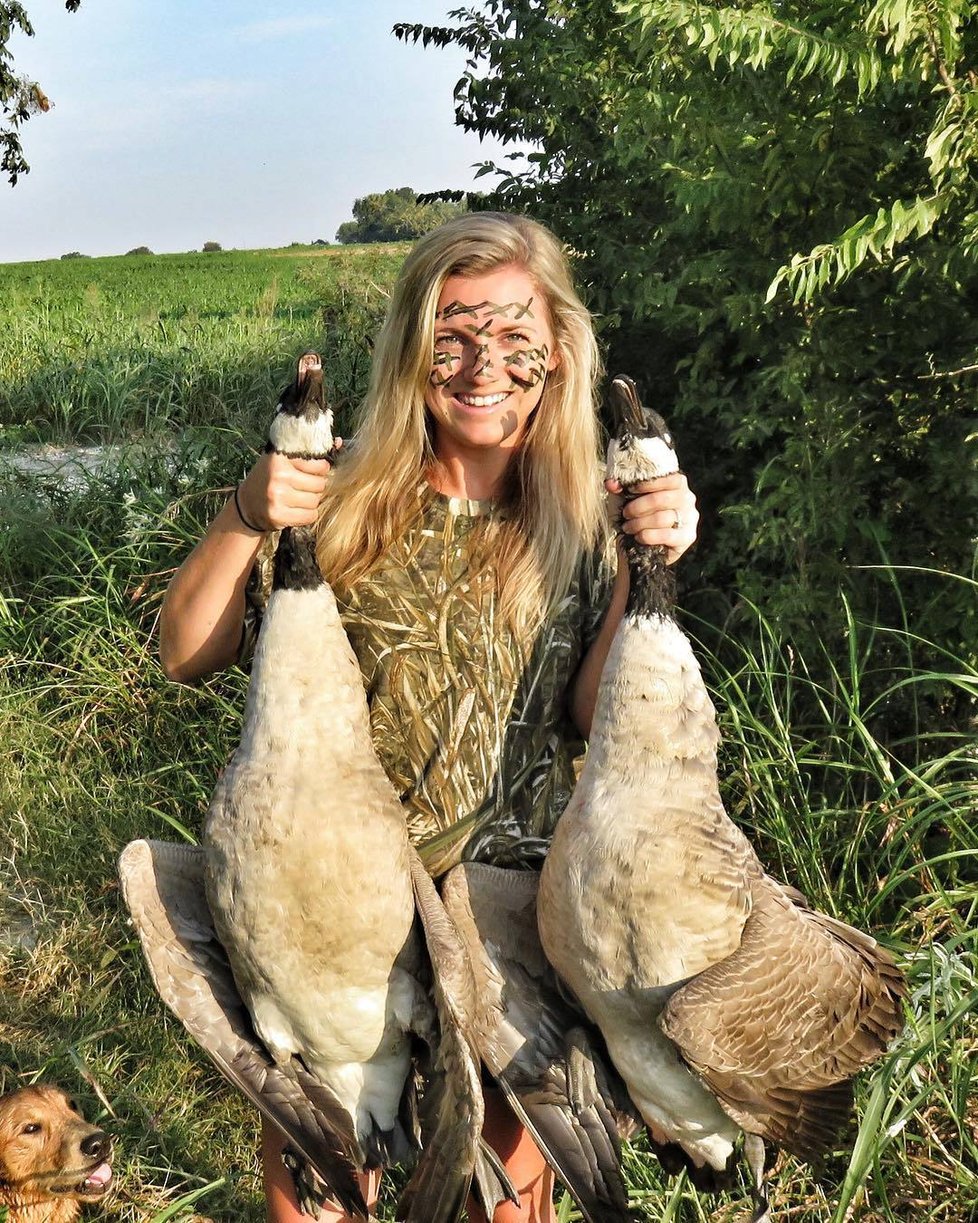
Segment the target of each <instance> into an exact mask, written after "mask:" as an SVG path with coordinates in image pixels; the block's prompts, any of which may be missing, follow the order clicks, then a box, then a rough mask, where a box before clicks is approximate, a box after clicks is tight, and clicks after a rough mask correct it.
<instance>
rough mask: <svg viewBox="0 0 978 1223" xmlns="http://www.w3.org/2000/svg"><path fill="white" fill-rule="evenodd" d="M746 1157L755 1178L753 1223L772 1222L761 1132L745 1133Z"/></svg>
mask: <svg viewBox="0 0 978 1223" xmlns="http://www.w3.org/2000/svg"><path fill="white" fill-rule="evenodd" d="M744 1158H745V1159H746V1160H747V1166H748V1167H749V1168H750V1171H751V1176H752V1177H753V1178H754V1213H753V1214H752V1215H751V1223H771V1206H770V1203H769V1202H768V1200H767V1194H766V1193H765V1192H764V1140H763V1139H762V1138H761V1136H760V1135H759V1134H745V1135H744Z"/></svg>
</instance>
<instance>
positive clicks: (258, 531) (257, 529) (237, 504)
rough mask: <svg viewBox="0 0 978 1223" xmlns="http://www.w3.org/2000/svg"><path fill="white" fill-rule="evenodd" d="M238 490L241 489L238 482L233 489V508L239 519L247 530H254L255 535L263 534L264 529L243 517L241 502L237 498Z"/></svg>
mask: <svg viewBox="0 0 978 1223" xmlns="http://www.w3.org/2000/svg"><path fill="white" fill-rule="evenodd" d="M240 491H241V485H240V484H239V485H237V486H236V488H235V490H234V508H235V509H236V510H237V511H238V517H239V518H240V519H241V521H242V522H243V523H244V525H245V526H246V527H247V528H248V530H249V531H254V532H255V534H256V535H264V534H265V531H264V530H263V529H262V528H261V527H256V526H254V525H253V524H252V523H250V522H249V521H248V519H247V518H245V516H244V514H242V512H241V502H240V501H239V500H238V493H239V492H240Z"/></svg>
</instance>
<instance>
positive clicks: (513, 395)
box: [160, 213, 698, 1223]
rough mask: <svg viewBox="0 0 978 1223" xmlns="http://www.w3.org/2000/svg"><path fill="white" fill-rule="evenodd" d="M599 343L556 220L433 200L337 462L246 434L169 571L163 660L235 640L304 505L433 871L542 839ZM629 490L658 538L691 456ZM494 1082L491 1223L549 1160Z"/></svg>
mask: <svg viewBox="0 0 978 1223" xmlns="http://www.w3.org/2000/svg"><path fill="white" fill-rule="evenodd" d="M598 365H599V363H598V356H597V347H596V344H595V340H594V333H593V330H592V326H591V320H590V317H589V315H588V313H587V311H586V310H585V308H584V306H583V305H582V303H581V301H580V299H579V298H578V296H577V294H576V292H575V290H574V286H573V283H572V280H571V277H570V272H569V269H568V266H567V263H566V260H565V258H564V255H563V253H562V251H561V248H560V245H559V243H558V242H557V241H556V239H555V238H554V237H553V235H552V234H550V233H549V232H548V231H547V230H546V229H544V228H543V227H542V226H540V225H538V224H536V223H534V222H532V221H529V220H527V219H525V218H522V217H514V216H506V215H503V214H499V213H477V214H469V215H466V216H463V217H460V218H457V219H456V220H454V221H450V222H449V223H448V224H446V225H444V226H442V227H440V228H439V229H437V230H435V231H433V232H432V233H430V234H428V235H426V236H425V237H424V238H422V239H421V240H420V241H419V242H418V243H417V244H416V245H415V247H414V249H413V250H412V252H411V254H410V255H409V257H408V259H407V260H406V261H405V264H404V267H403V269H402V271H401V274H400V277H399V279H398V282H397V285H396V287H395V289H394V293H393V297H392V300H391V305H390V309H389V311H388V315H387V319H386V321H385V323H384V326H383V329H382V331H381V334H380V337H379V339H378V343H377V346H376V349H375V354H374V362H373V370H372V377H371V383H370V388H369V391H368V393H367V397H366V400H365V402H364V405H363V408H362V411H361V418H360V421H359V425H358V428H357V431H356V438H355V441H354V443H353V444H352V445H351V446H350V447H349V448H348V453H347V454H346V457H345V459H344V462H343V463H342V464H341V465H340V466H339V467H338V469H337V470H336V472H335V473H333V474H332V475H330V467H329V464H328V463H326V462H323V461H317V462H305V461H301V460H289V459H286V458H284V457H282V456H281V455H275V454H272V455H263V456H262V457H261V458H259V459H258V461H257V462H256V463H255V465H254V467H253V468H252V469H251V471H250V472H249V473H248V475H247V476H246V477H245V479H244V480H243V481H242V483H241V485H240V486H239V488H238V490H237V497H236V499H233V500H231V501H229V502H228V504H227V505H225V507H224V508H223V509H222V510H221V511H220V513H219V514H218V515H217V517H216V519H215V520H214V522H213V523H212V524H211V526H210V528H209V529H208V531H207V533H206V535H205V536H204V538H203V539H202V540H201V541H200V543H199V544H198V545H197V547H196V548H195V549H194V551H193V552H192V553H191V555H190V556H189V557H188V558H187V560H186V561H185V562H184V563H183V565H181V567H180V569H179V570H178V571H177V573H176V574H175V576H174V578H173V581H172V582H171V584H170V588H169V590H168V592H167V597H166V602H165V604H164V609H163V616H162V621H161V647H160V648H161V656H162V659H163V664H164V666H165V668H166V671H167V673H168V675H170V676H171V678H173V679H177V680H180V681H183V682H191V681H193V680H195V679H197V678H199V677H200V676H202V675H204V674H207V673H208V672H211V671H214V670H217V669H220V668H222V667H225V666H227V665H229V664H230V663H232V662H234V661H235V660H236V659H237V658H238V657H239V656H240V654H241V652H242V646H243V644H244V647H245V648H247V644H248V641H249V638H250V636H251V628H252V627H253V625H254V623H255V621H256V620H257V619H259V618H260V603H259V604H257V605H256V604H255V603H254V601H253V600H252V599H251V598H250V595H249V594H248V591H247V587H248V581H249V576H250V574H251V572H252V568H253V566H254V562H255V560H256V557H257V556H258V554H259V549H260V547H261V544H262V540H263V538H264V536H265V533H266V532H270V531H274V530H277V529H279V528H281V527H284V526H290V525H305V524H311V523H318V527H319V559H320V562H321V565H322V568H323V572H324V573H325V575H326V577H327V579H328V581H329V582H330V585H331V586H332V587H333V590H334V592H335V593H336V595H337V599H338V601H339V603H340V607H341V611H342V613H343V618H344V624H345V626H346V628H347V632H348V633H349V636H350V640H351V642H352V643H353V647H354V649H355V651H356V653H357V657H358V659H359V661H360V665H361V668H362V669H363V672H364V677H365V682H366V686H367V696H368V701H369V704H370V712H371V724H372V729H373V734H374V741H375V744H376V746H377V750H378V753H379V755H380V758H381V762H382V763H383V765H384V767H385V769H386V770H387V773H388V775H389V776H390V778H391V780H392V782H393V784H394V786H395V788H396V789H397V792H398V793H399V794H400V795H401V796H402V801H403V803H404V808H405V813H406V816H407V820H408V826H409V830H410V832H411V837H412V840H413V841H414V843H415V844H416V845H417V846H418V848H419V850H420V852H421V853H422V856H423V857H424V858H425V861H426V864H427V865H428V867H429V869H430V870H431V872H432V874H435V875H437V874H440V873H441V872H442V871H443V870H445V869H447V867H448V866H450V865H451V864H453V863H454V862H456V861H458V860H459V859H460V858H462V857H467V858H473V857H476V858H481V859H485V860H490V861H495V862H497V863H500V864H506V863H512V862H514V861H517V860H523V861H525V860H527V859H529V858H533V857H536V858H537V860H539V858H540V857H541V856H542V854H543V853H544V852H545V849H546V844H547V841H548V839H549V836H550V834H551V832H552V830H553V826H554V823H555V821H556V819H557V817H558V816H559V814H560V812H561V811H562V810H563V807H564V805H565V804H566V802H567V799H568V797H569V793H570V788H571V786H572V784H573V772H572V760H573V758H574V756H575V755H576V754H577V752H578V751H579V749H580V746H581V739H582V738H586V736H587V732H588V730H589V728H590V724H591V716H592V714H593V711H594V703H595V697H596V692H597V685H598V680H599V677H600V674H601V667H602V665H603V663H604V660H605V657H606V654H607V651H608V647H609V645H610V643H611V639H612V637H613V635H614V632H615V629H616V627H617V624H618V621H619V619H620V618H621V614H622V611H623V609H624V605H625V600H626V597H627V593H628V571H627V567H626V566H624V565H623V566H620V567H619V568H618V571H617V574H616V575H614V576H612V570H613V568H614V567H613V566H609V565H608V564H607V557H608V555H609V547H608V542H609V530H608V526H607V514H606V510H605V507H604V504H603V502H604V495H603V490H602V488H601V482H600V476H599V474H598V472H599V466H598V451H599V435H598V434H599V430H598V422H597V415H596V411H595V404H594V389H595V384H596V380H597V376H598ZM609 489H610V491H612V492H615V491H618V490H617V489H615V488H613V487H612V486H610V485H609ZM639 493H640V495H639V496H637V497H635V498H634V499H633V500H631V501H629V502H628V503H627V504H626V506H625V508H624V522H623V529H624V530H625V531H627V532H628V533H630V534H633V535H635V536H636V538H637V539H639V540H640V541H641V542H642V543H645V544H658V545H663V546H665V547H666V548H667V549H668V555H669V559H670V560H675V559H676V558H677V557H678V556H680V555H681V554H682V553H683V552H684V551H685V550H686V548H688V547H689V545H690V544H691V543H692V542H693V540H694V539H695V533H696V522H697V517H698V516H697V512H696V508H695V500H694V498H693V496H692V494H691V493H690V491H689V489H688V487H687V485H686V482H685V480H684V478H683V477H682V476H674V477H667V478H665V479H663V480H659V481H656V482H654V483H653V484H649V485H647V486H643V487H642V488H641V489H640V490H639ZM611 551H612V553H613V550H611ZM246 612H247V614H246ZM243 626H244V627H243ZM487 1097H488V1098H487V1102H486V1127H485V1134H486V1138H487V1140H488V1141H489V1142H490V1143H491V1144H492V1145H493V1146H494V1147H495V1148H496V1149H497V1150H498V1151H499V1153H500V1154H501V1155H502V1157H503V1159H504V1161H505V1163H506V1167H507V1170H508V1171H509V1174H510V1176H511V1178H512V1179H513V1181H514V1184H516V1186H517V1187H518V1188H519V1190H520V1194H521V1204H520V1206H519V1207H515V1206H512V1205H510V1204H506V1205H504V1206H502V1207H500V1208H499V1209H498V1210H497V1211H496V1215H495V1223H518V1221H521V1223H548V1221H551V1220H554V1219H555V1215H554V1214H553V1208H552V1205H551V1197H552V1189H553V1181H552V1177H551V1175H550V1173H549V1170H548V1169H547V1168H546V1166H545V1164H544V1163H543V1160H542V1159H541V1157H540V1156H539V1154H538V1152H537V1150H536V1148H535V1146H534V1145H533V1143H532V1141H531V1140H530V1139H529V1137H528V1135H527V1134H526V1133H525V1132H524V1131H522V1129H521V1127H520V1126H519V1125H518V1124H517V1123H516V1121H515V1119H514V1118H513V1117H512V1115H511V1114H510V1113H509V1112H508V1110H507V1108H506V1106H505V1105H504V1104H503V1102H502V1100H501V1097H498V1096H496V1094H495V1093H494V1092H491V1091H490V1092H488V1093H487ZM280 1152H281V1141H280V1139H279V1137H278V1135H277V1134H276V1133H274V1132H269V1131H267V1130H266V1133H265V1138H264V1146H263V1153H264V1164H265V1184H266V1194H267V1197H268V1202H269V1215H268V1217H269V1219H270V1220H271V1221H272V1223H285V1221H286V1220H292V1221H294V1220H296V1219H298V1218H299V1217H300V1216H299V1215H298V1213H297V1209H296V1206H295V1204H294V1198H293V1197H292V1192H291V1183H290V1181H289V1179H288V1176H287V1174H286V1172H285V1169H284V1167H283V1165H282V1163H281V1159H280V1158H279V1155H280ZM369 1189H370V1192H371V1193H374V1194H375V1192H376V1184H375V1183H373V1184H371V1185H370V1186H369ZM322 1217H323V1218H324V1219H329V1220H341V1219H343V1218H344V1217H345V1216H344V1215H342V1214H341V1213H339V1212H337V1211H335V1210H334V1211H326V1212H324V1214H323V1216H322ZM470 1218H471V1219H473V1220H476V1221H477V1223H484V1216H483V1215H482V1213H481V1212H480V1211H479V1210H478V1208H475V1207H472V1208H470Z"/></svg>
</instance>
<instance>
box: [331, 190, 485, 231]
mask: <svg viewBox="0 0 978 1223" xmlns="http://www.w3.org/2000/svg"><path fill="white" fill-rule="evenodd" d="M464 211H465V205H464V204H453V203H446V202H444V201H433V202H431V201H428V202H426V201H425V200H424V198H423V197H419V196H417V195H416V194H415V193H414V191H413V190H412V189H411V188H410V187H398V188H397V189H396V190H393V191H384V192H374V194H372V195H365V196H363V197H362V198H361V199H359V200H355V201H354V203H353V215H354V217H355V218H356V219H355V220H353V221H344V222H343V224H342V225H341V226H340V227H339V229H338V230H337V231H336V240H337V242H344V243H350V242H401V241H403V240H405V239H407V238H420V237H421V235H422V234H426V233H427V232H428V231H429V230H430V229H435V228H437V226H439V225H441V224H442V222H443V221H447V220H449V219H450V218H451V217H454V216H457V215H458V214H459V213H460V212H464Z"/></svg>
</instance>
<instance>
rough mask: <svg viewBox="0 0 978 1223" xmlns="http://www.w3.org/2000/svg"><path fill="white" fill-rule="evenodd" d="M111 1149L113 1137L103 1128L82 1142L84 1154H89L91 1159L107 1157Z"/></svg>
mask: <svg viewBox="0 0 978 1223" xmlns="http://www.w3.org/2000/svg"><path fill="white" fill-rule="evenodd" d="M111 1150H112V1139H111V1138H110V1137H109V1136H108V1134H105V1133H103V1132H102V1130H96V1131H95V1133H94V1134H89V1135H88V1137H87V1138H85V1139H83V1140H82V1143H81V1152H82V1154H83V1155H88V1156H89V1157H90V1158H91V1159H105V1158H106V1156H107V1155H108V1154H109V1152H110V1151H111Z"/></svg>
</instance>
